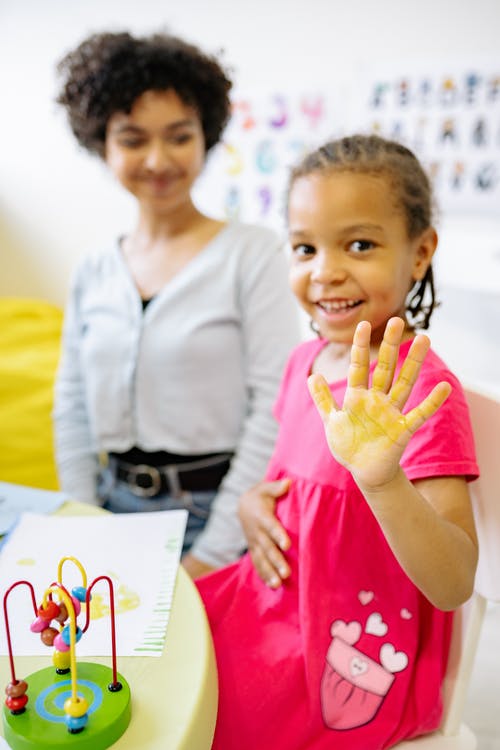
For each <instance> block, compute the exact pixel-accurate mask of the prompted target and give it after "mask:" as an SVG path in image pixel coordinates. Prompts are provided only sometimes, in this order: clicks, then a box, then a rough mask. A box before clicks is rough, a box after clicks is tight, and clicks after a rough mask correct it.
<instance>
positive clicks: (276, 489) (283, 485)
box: [238, 479, 290, 589]
mask: <svg viewBox="0 0 500 750" xmlns="http://www.w3.org/2000/svg"><path fill="white" fill-rule="evenodd" d="M289 487H290V480H289V479H280V480H279V481H276V482H259V484H256V485H255V487H252V489H250V490H248V492H245V494H244V495H242V496H241V498H240V502H239V507H238V515H239V517H240V521H241V525H242V526H243V531H244V532H245V536H246V538H247V542H248V550H249V552H250V556H251V558H252V562H253V564H254V566H255V569H256V571H257V573H258V575H259V576H260V578H262V580H263V581H264V583H266V584H267V585H268V586H270V587H271V588H273V589H275V588H278V587H279V586H281V583H282V581H283V580H284V579H285V578H288V576H289V575H290V567H289V565H288V563H287V561H286V559H285V557H284V555H283V554H282V552H284V551H286V550H287V549H288V548H289V547H290V537H289V536H288V534H287V533H286V531H285V529H284V528H283V526H282V525H281V524H280V522H279V521H278V519H277V518H276V515H275V509H276V502H277V500H278V499H279V498H280V497H282V496H283V495H284V494H285V493H286V492H288V489H289Z"/></svg>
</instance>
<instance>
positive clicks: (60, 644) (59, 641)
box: [52, 633, 69, 653]
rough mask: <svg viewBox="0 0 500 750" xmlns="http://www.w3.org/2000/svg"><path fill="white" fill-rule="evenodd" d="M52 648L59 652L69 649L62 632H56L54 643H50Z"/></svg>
mask: <svg viewBox="0 0 500 750" xmlns="http://www.w3.org/2000/svg"><path fill="white" fill-rule="evenodd" d="M52 645H53V646H54V648H55V649H56V650H57V651H59V652H60V653H64V652H65V651H69V646H68V644H67V643H65V642H64V641H63V638H62V634H61V633H58V634H57V635H56V637H55V638H54V643H53V644H52Z"/></svg>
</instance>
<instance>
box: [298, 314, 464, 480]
mask: <svg viewBox="0 0 500 750" xmlns="http://www.w3.org/2000/svg"><path fill="white" fill-rule="evenodd" d="M404 327H405V324H404V321H403V320H401V318H391V319H390V320H389V321H388V323H387V326H386V329H385V332H384V338H383V341H382V343H381V345H380V349H379V353H378V361H377V365H376V367H375V369H374V372H373V378H372V384H371V387H370V386H369V382H368V378H369V371H370V333H371V327H370V324H369V323H368V322H367V321H363V322H362V323H359V325H358V326H357V328H356V332H355V334H354V340H353V345H352V350H351V363H350V366H349V373H348V377H347V390H346V393H345V397H344V403H343V405H342V408H340V407H339V406H338V405H337V404H336V403H335V401H334V399H333V396H332V394H331V391H330V389H329V387H328V384H327V383H326V381H325V379H324V378H323V376H322V375H317V374H315V375H311V376H310V377H309V378H308V386H309V391H310V393H311V396H312V398H313V400H314V403H315V404H316V408H317V409H318V411H319V413H320V415H321V418H322V419H323V423H324V425H325V433H326V439H327V441H328V446H329V448H330V451H331V452H332V455H333V456H334V458H335V459H336V460H337V461H338V462H339V463H340V464H342V465H343V466H345V467H346V468H347V469H349V471H350V472H351V474H352V475H353V477H354V479H355V481H356V482H357V484H358V485H359V486H360V488H361V489H363V488H366V489H377V488H379V487H383V486H384V485H385V484H386V483H387V482H390V481H391V480H392V479H393V478H394V477H395V476H396V473H397V471H398V468H399V462H400V460H401V456H402V454H403V451H404V449H405V447H406V446H407V444H408V442H409V440H410V438H411V436H412V435H413V433H414V432H416V431H417V430H418V428H419V427H421V425H423V424H424V422H425V421H426V420H427V419H429V417H431V416H432V415H433V414H434V413H435V412H436V411H437V410H438V409H439V407H440V406H441V404H443V403H444V401H445V400H446V399H447V397H448V395H449V393H450V391H451V386H450V385H449V383H446V382H441V383H438V385H436V386H435V387H434V388H433V390H432V391H431V393H430V394H429V395H428V396H427V397H426V398H425V399H424V400H423V401H422V402H421V403H420V404H419V405H418V406H416V407H415V408H414V409H412V410H411V411H410V412H408V413H407V414H403V413H402V409H403V407H404V405H405V403H406V401H407V400H408V397H409V395H410V393H411V390H412V388H413V386H414V384H415V382H416V380H417V377H418V374H419V372H420V368H421V366H422V363H423V361H424V359H425V355H426V354H427V351H428V349H429V345H430V342H429V339H428V338H427V336H424V335H417V336H416V337H415V338H414V340H413V342H412V344H411V347H410V350H409V352H408V355H407V357H406V359H405V361H404V363H403V365H402V367H401V370H400V373H399V375H398V377H397V379H396V381H395V382H393V381H394V372H395V369H396V364H397V360H398V351H399V345H400V343H401V340H402V336H403V332H404Z"/></svg>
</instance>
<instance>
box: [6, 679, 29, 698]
mask: <svg viewBox="0 0 500 750" xmlns="http://www.w3.org/2000/svg"><path fill="white" fill-rule="evenodd" d="M27 689H28V683H27V682H25V681H24V680H17V681H16V682H9V684H8V685H7V687H6V688H5V692H6V693H7V695H8V696H10V697H11V698H19V697H20V696H21V695H24V694H25V692H26V691H27Z"/></svg>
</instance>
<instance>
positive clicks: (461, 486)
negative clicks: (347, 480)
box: [360, 468, 478, 610]
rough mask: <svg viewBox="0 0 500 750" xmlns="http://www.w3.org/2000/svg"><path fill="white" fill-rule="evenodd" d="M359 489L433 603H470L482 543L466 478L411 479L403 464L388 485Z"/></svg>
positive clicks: (403, 564)
mask: <svg viewBox="0 0 500 750" xmlns="http://www.w3.org/2000/svg"><path fill="white" fill-rule="evenodd" d="M360 489H361V491H362V492H363V495H364V497H365V499H366V501H367V502H368V504H369V505H370V508H371V509H372V511H373V514H374V515H375V517H376V519H377V521H378V522H379V524H380V526H381V528H382V530H383V532H384V535H385V537H386V539H387V542H388V543H389V546H390V547H391V549H392V551H393V552H394V555H395V557H396V558H397V560H398V562H399V564H400V565H401V567H402V568H403V570H404V571H405V573H406V574H407V576H408V577H409V578H411V580H412V581H413V583H414V584H415V585H416V586H417V587H418V588H419V589H420V591H422V593H423V594H424V595H425V596H426V597H427V598H428V599H429V601H430V602H432V604H434V606H436V607H438V608H439V609H443V610H449V609H455V608H456V607H458V606H459V605H460V604H462V603H463V602H464V601H466V600H467V599H468V598H469V597H470V595H471V594H472V589H473V585H474V574H475V570H476V565H477V552H478V547H477V538H476V532H475V527H474V518H473V515H472V509H471V503H470V497H469V491H468V488H467V482H466V481H465V479H464V478H463V477H438V478H435V479H423V480H418V481H416V482H414V483H412V482H410V481H409V480H408V479H407V477H406V476H405V474H404V472H403V470H402V469H401V468H400V469H399V471H398V473H397V475H396V476H395V478H394V479H393V480H391V481H390V482H389V483H388V484H386V485H384V486H383V487H379V488H377V489H371V488H363V487H362V486H361V485H360Z"/></svg>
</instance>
